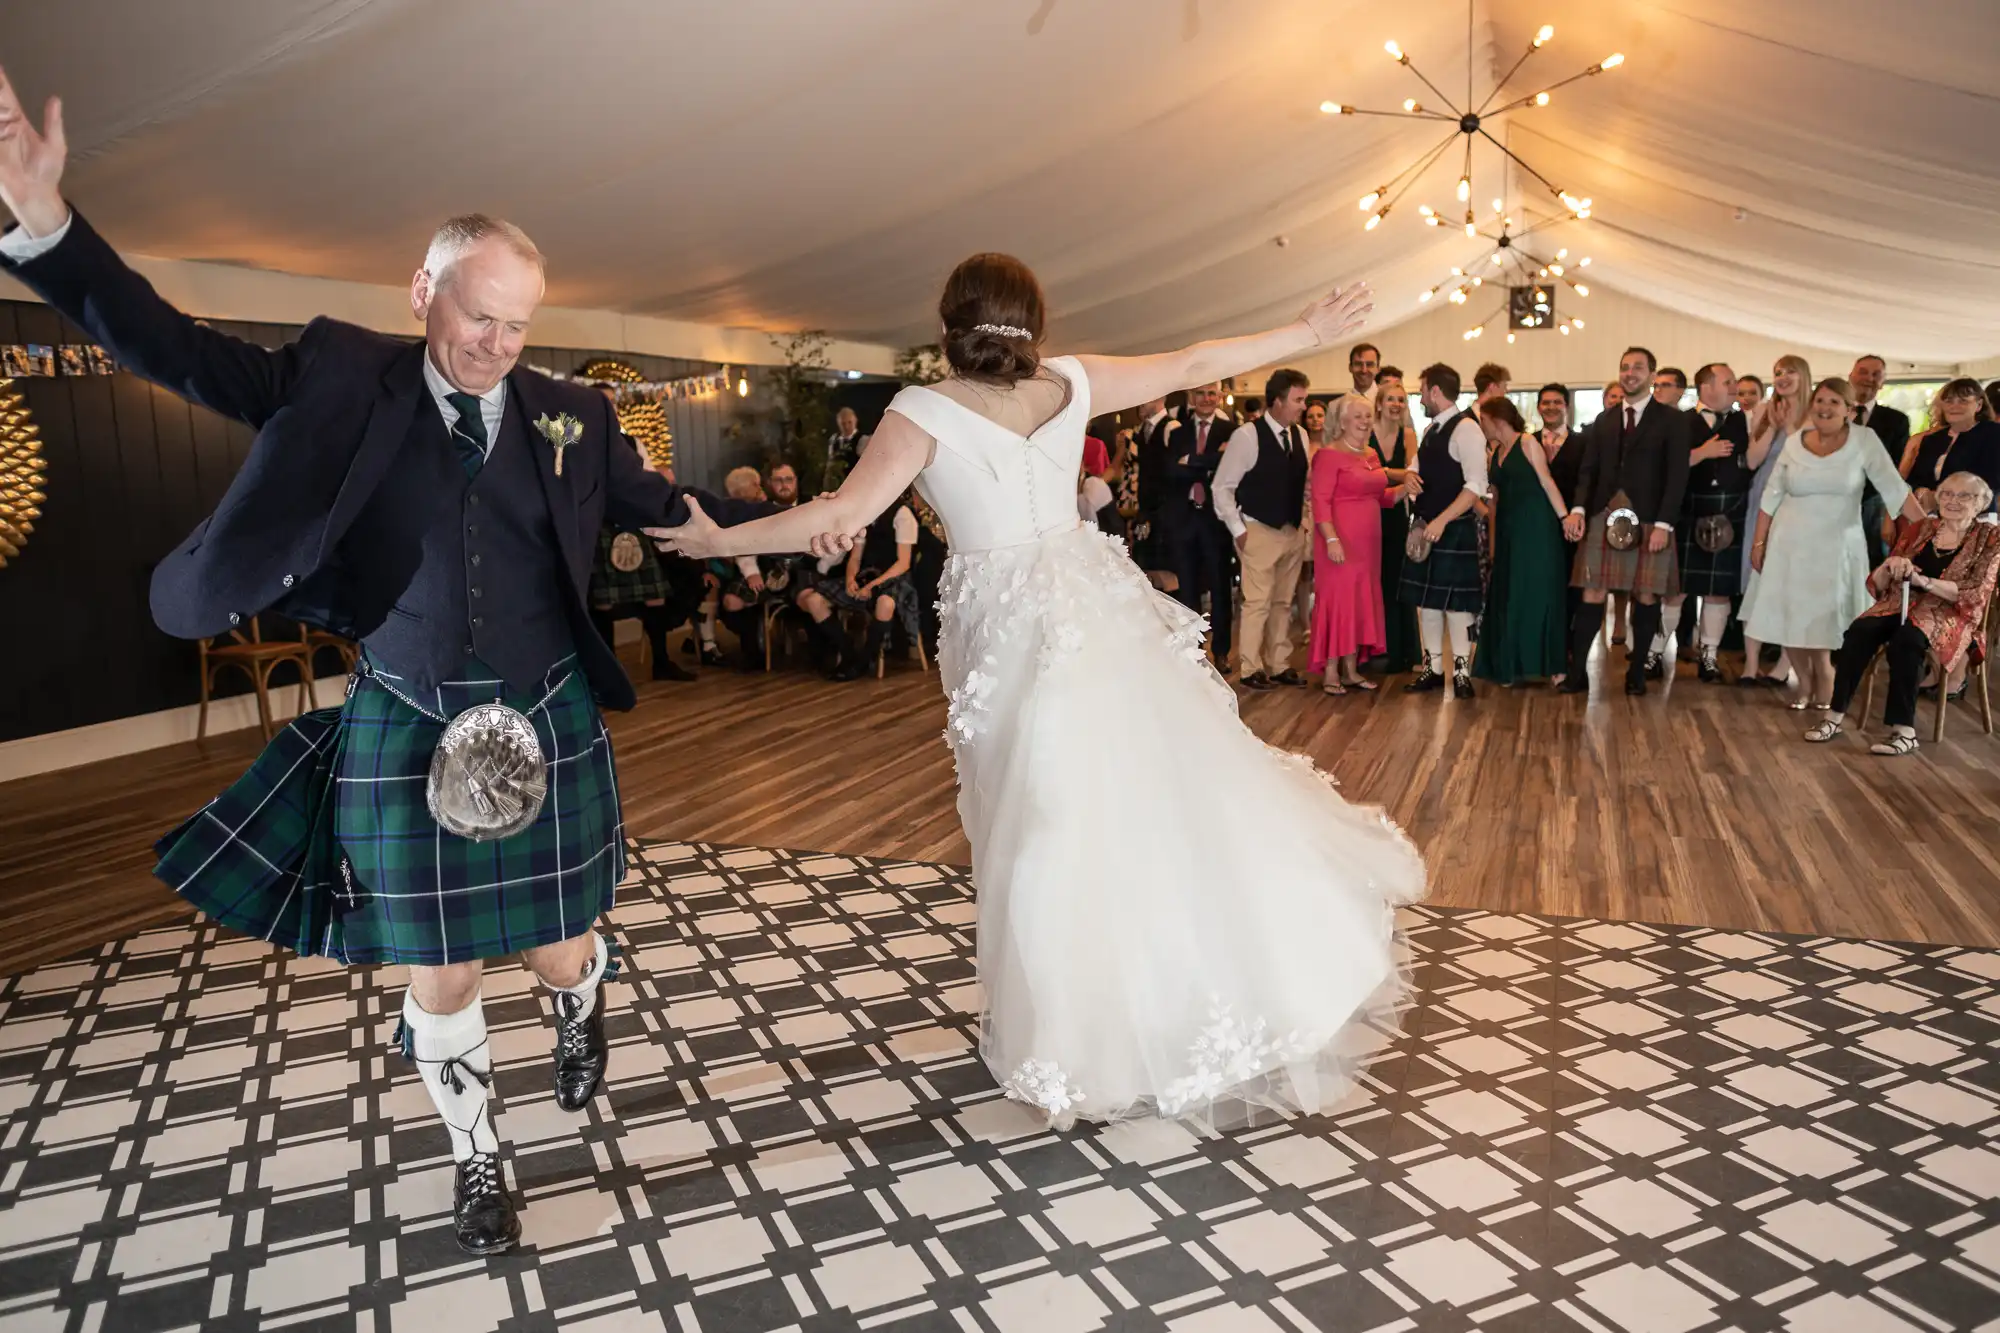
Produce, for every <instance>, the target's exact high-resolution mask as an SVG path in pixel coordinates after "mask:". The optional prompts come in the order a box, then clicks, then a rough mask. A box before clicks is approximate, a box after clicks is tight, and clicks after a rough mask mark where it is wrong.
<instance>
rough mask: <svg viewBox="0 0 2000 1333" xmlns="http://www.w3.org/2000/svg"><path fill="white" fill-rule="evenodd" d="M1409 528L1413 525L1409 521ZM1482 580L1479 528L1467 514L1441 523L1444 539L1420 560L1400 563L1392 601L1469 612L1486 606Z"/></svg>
mask: <svg viewBox="0 0 2000 1333" xmlns="http://www.w3.org/2000/svg"><path fill="white" fill-rule="evenodd" d="M1411 526H1413V527H1414V526H1415V521H1414V520H1412V523H1411ZM1485 586H1486V584H1485V578H1484V576H1483V574H1482V571H1481V569H1480V558H1479V527H1478V525H1477V524H1476V523H1474V522H1473V519H1472V516H1471V515H1470V514H1468V515H1466V516H1465V517H1464V518H1457V519H1453V520H1452V521H1451V522H1449V523H1447V524H1445V528H1444V536H1442V537H1440V538H1438V540H1437V542H1436V543H1435V544H1434V545H1432V547H1431V554H1430V558H1429V559H1427V560H1424V561H1421V562H1419V561H1416V560H1408V559H1406V560H1404V561H1403V577H1402V582H1400V583H1399V584H1397V586H1396V600H1397V601H1399V602H1402V603H1405V604H1406V605H1409V606H1420V607H1424V608H1426V609H1427V610H1432V611H1469V612H1472V613H1473V614H1475V615H1476V614H1478V612H1479V611H1480V610H1481V609H1483V608H1484V606H1485V605H1486V593H1485Z"/></svg>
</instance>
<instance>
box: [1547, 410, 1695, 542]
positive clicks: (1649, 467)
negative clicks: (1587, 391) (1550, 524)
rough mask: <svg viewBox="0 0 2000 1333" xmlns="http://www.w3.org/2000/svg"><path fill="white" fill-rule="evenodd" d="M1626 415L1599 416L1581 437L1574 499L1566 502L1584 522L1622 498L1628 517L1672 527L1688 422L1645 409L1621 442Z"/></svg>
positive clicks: (1677, 414)
mask: <svg viewBox="0 0 2000 1333" xmlns="http://www.w3.org/2000/svg"><path fill="white" fill-rule="evenodd" d="M1624 425H1625V413H1624V409H1623V408H1620V409H1618V410H1616V411H1609V412H1603V413H1600V414H1599V415H1598V418H1597V420H1595V421H1593V422H1591V423H1590V425H1589V427H1587V428H1586V429H1585V431H1584V440H1583V444H1584V450H1583V458H1582V461H1581V463H1580V464H1579V466H1578V470H1577V478H1576V495H1575V497H1574V498H1573V499H1571V501H1570V505H1571V506H1572V507H1573V508H1581V509H1582V510H1583V512H1584V516H1585V517H1590V516H1593V515H1595V514H1599V513H1601V512H1603V511H1604V510H1606V509H1609V508H1610V507H1611V500H1612V497H1613V496H1615V495H1617V494H1618V492H1620V491H1623V492H1625V498H1626V500H1627V501H1629V502H1630V503H1631V506H1632V512H1633V513H1635V514H1637V515H1638V516H1639V521H1640V522H1641V523H1645V524H1653V523H1668V524H1671V523H1675V522H1678V521H1679V519H1680V514H1681V498H1682V497H1683V496H1684V495H1685V494H1686V493H1687V475H1688V419H1687V417H1686V415H1685V414H1683V413H1682V412H1681V410H1680V409H1679V408H1675V407H1662V406H1661V405H1660V404H1658V403H1653V404H1652V405H1651V406H1649V407H1648V408H1647V409H1646V411H1645V413H1644V415H1642V416H1641V417H1640V418H1639V428H1638V430H1636V431H1634V432H1633V433H1632V438H1631V439H1630V440H1623V439H1622V438H1621V437H1622V436H1623V434H1624Z"/></svg>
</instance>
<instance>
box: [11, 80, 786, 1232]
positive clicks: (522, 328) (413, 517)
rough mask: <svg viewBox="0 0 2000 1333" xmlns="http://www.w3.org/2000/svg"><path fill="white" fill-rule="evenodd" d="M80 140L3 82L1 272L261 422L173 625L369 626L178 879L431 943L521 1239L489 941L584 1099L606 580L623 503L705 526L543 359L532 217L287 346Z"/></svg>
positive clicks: (190, 559)
mask: <svg viewBox="0 0 2000 1333" xmlns="http://www.w3.org/2000/svg"><path fill="white" fill-rule="evenodd" d="M64 157H65V148H64V142H63V135H62V130H61V119H60V113H59V112H57V111H54V110H52V114H51V116H50V119H49V123H48V126H47V133H46V135H44V134H43V133H39V132H37V131H36V130H35V128H34V127H33V125H32V124H30V123H29V122H28V120H27V118H26V116H25V115H24V114H23V112H22V110H21V107H20V104H19V101H18V100H17V98H16V96H15V94H14V91H13V89H12V88H11V87H9V86H8V85H6V83H5V80H4V77H0V202H4V203H5V204H6V205H7V207H8V208H9V209H10V210H11V211H12V213H13V215H14V217H15V219H16V220H17V222H18V224H19V225H18V226H17V227H16V228H14V229H13V230H11V231H9V232H8V233H7V234H6V235H5V236H4V237H0V265H3V266H4V267H5V269H6V270H7V271H8V272H10V273H11V274H13V275H14V276H15V277H17V278H19V279H20V280H21V281H22V282H24V283H26V284H27V285H28V286H29V287H31V288H33V289H34V291H35V292H36V293H37V294H38V295H40V296H41V297H42V298H43V299H44V300H46V301H47V302H48V303H49V304H50V305H51V306H53V307H55V308H56V309H57V310H59V311H61V312H62V313H63V314H64V315H66V316H68V317H69V318H70V319H71V320H73V321H75V322H76V323H77V324H80V325H82V326H83V327H84V328H86V329H88V330H89V331H90V334H91V336H92V337H93V338H94V339H95V340H96V341H98V342H100V343H103V344H104V345H105V346H106V347H108V348H110V349H112V351H113V352H114V354H115V355H116V356H117V358H118V362H119V364H120V366H122V367H124V368H126V369H129V370H131V371H132V372H134V373H135V374H137V375H140V376H141V377H143V378H145V379H148V380H150V381H152V382H153V383H155V384H159V385H161V386H162V387H165V388H169V389H171V390H173V391H174V392H176V393H179V394H181V395H182V396H184V397H186V398H188V399H190V400H192V401H194V402H196V403H199V404H201V405H203V406H205V407H207V408H210V409H211V410H213V411H215V412H218V413H220V414H222V415H224V416H228V417H233V418H235V419H236V420H238V421H242V422H244V423H246V424H248V425H249V426H250V427H252V428H253V429H254V430H255V431H256V432H257V435H256V439H255V441H254V442H253V443H252V445H251V449H250V453H249V456H248V458H247V459H246V460H245V462H244V464H243V467H242V469H241V470H240V471H239V472H238V473H237V475H236V477H235V478H234V480H232V481H231V483H230V486H229V490H228V492H227V494H225V495H224V497H223V499H222V502H221V504H220V505H219V506H218V507H217V509H216V511H215V512H214V514H212V515H211V516H210V517H209V518H208V519H206V520H204V521H203V522H202V523H201V525H200V526H199V527H197V528H196V529H195V530H194V532H193V534H192V535H191V536H190V537H189V538H188V539H187V540H186V541H185V542H183V543H182V544H181V545H180V546H178V547H177V548H175V549H174V550H173V551H172V552H170V553H169V554H168V555H167V556H166V557H165V558H164V559H163V560H162V561H161V562H160V564H159V566H158V568H157V569H156V571H155V573H154V576H153V584H152V609H153V615H154V618H155V619H156V620H157V621H158V622H159V624H160V627H161V628H162V629H164V630H166V631H167V632H168V633H169V634H174V635H178V636H180V637H183V638H206V637H211V636H214V635H217V634H221V633H223V632H225V631H227V630H228V629H230V628H231V627H232V626H235V625H240V624H242V623H243V622H244V621H245V620H247V619H249V618H250V617H252V616H255V615H257V614H259V613H260V612H264V611H267V610H268V611H272V612H275V613H277V614H279V615H282V616H284V617H286V618H288V619H291V620H294V621H297V622H299V623H302V624H310V625H319V626H323V627H325V628H327V629H329V630H331V631H333V632H334V633H337V634H341V635H343V636H346V637H350V638H354V639H357V640H359V641H360V643H361V645H362V660H361V664H360V666H359V667H358V668H357V670H356V674H355V675H354V676H353V677H351V678H350V680H349V683H348V697H347V700H346V702H345V704H344V705H343V706H342V707H341V708H338V709H324V710H320V711H316V712H312V713H308V714H306V715H304V716H303V717H300V718H298V719H296V720H295V721H294V722H293V723H292V724H291V725H290V726H288V727H286V728H285V729H284V730H283V731H281V732H280V733H279V734H278V736H277V737H276V738H275V739H274V740H273V741H272V742H271V744H270V745H269V746H268V747H267V748H266V749H265V751H264V753H263V754H262V755H261V756H260V757H259V758H258V759H257V761H256V762H255V763H254V764H253V765H252V767H251V769H250V771H249V772H248V773H247V774H246V775H245V776H244V777H243V778H242V779H241V780H239V781H238V782H237V783H236V785H234V786H233V787H231V788H230V789H229V790H228V791H227V792H224V793H223V794H222V795H221V796H220V797H218V798H216V799H215V800H214V801H212V802H211V803H210V804H209V805H208V806H207V808H205V809H204V810H202V811H201V812H200V813H198V814H197V815H195V816H194V817H193V818H191V819H189V820H188V821H187V822H185V823H184V824H182V825H181V826H180V827H179V828H178V829H176V830H174V831H173V832H172V833H170V834H168V835H167V836H166V837H165V838H164V839H162V840H161V842H160V843H159V845H158V851H159V853H160V862H159V867H158V869H157V872H156V873H158V874H159V875H160V876H161V878H163V879H164V880H166V881H167V882H168V883H169V884H171V885H172V886H173V887H175V888H176V889H178V890H179V891H180V892H181V893H182V894H184V895H185V896H186V897H187V898H188V899H189V900H190V901H191V902H192V903H193V904H194V905H195V906H196V907H198V908H200V909H201V910H202V911H204V912H206V913H207V914H208V915H209V916H210V917H211V918H213V919H215V920H217V921H219V922H221V923H223V924H225V925H228V926H233V927H235V928H236V929H238V930H242V931H244V932H246V933H248V934H252V935H256V936H259V937H262V938H264V939H268V940H271V941H272V942H274V943H277V944H281V945H283V946H285V947H286V948H290V949H292V950H294V951H296V952H298V953H300V954H322V955H325V956H327V957H330V958H334V959H338V960H340V961H342V962H345V963H349V964H354V965H370V964H378V963H402V964H407V965H408V966H409V974H410V985H409V991H408V994H407V995H406V996H405V998H404V1002H403V1006H402V1017H403V1021H402V1023H401V1025H400V1027H399V1029H398V1036H397V1045H398V1046H399V1047H400V1049H401V1051H402V1053H403V1054H404V1055H405V1056H406V1057H407V1058H409V1059H410V1060H412V1061H413V1062H414V1063H415V1065H416V1068H417V1070H418V1071H419V1072H420V1074H421V1076H422V1079H423V1082H424V1085H425V1087H426V1088H427V1089H428V1091H429V1093H430V1095H431V1098H432V1100H433V1101H434V1103H435V1104H436V1106H437V1109H438V1111H439V1113H440V1114H441V1115H442V1116H443V1117H444V1120H445V1127H446V1130H447V1134H448V1137H449V1141H450V1146H451V1151H452V1156H453V1158H454V1160H455V1162H456V1164H457V1174H456V1180H455V1186H454V1204H455V1211H456V1236H457V1240H458V1243H459V1244H460V1245H461V1246H462V1247H464V1248H465V1249H466V1250H467V1251H469V1252H471V1253H474V1254H493V1253H497V1252H499V1251H502V1250H505V1249H508V1248H510V1247H511V1246H512V1245H513V1244H514V1243H515V1241H516V1240H517V1239H518V1237H519V1234H520V1228H519V1224H518V1222H517V1221H516V1218H515V1209H514V1204H513V1201H512V1199H511V1198H510V1197H509V1194H508V1191H507V1188H506V1185H505V1183H504V1181H503V1179H502V1173H501V1168H500V1161H499V1141H498V1139H497V1138H496V1136H495V1134H494V1128H493V1121H492V1117H491V1115H490V1114H489V1111H488V1106H487V1092H488V1089H489V1087H490V1085H491V1083H492V1077H493V1062H492V1054H491V1052H490V1050H489V1048H488V1046H487V1040H486V1021H485V1018H484V1016H483V1013H482V1011H481V1008H480V1003H479V989H480V974H481V965H482V962H483V960H485V959H489V958H498V957H502V956H505V955H508V954H513V953H525V954H526V956H527V961H528V964H529V966H530V967H532V968H533V969H534V971H535V972H536V974H537V975H538V976H539V977H540V978H541V979H542V981H543V982H544V983H545V984H546V985H547V987H548V988H549V992H550V996H551V1000H552V1002H553V1006H554V1009H555V1019H556V1051H555V1061H554V1065H555V1069H554V1074H555V1079H554V1081H555V1092H556V1100H557V1102H558V1103H559V1104H560V1105H561V1106H562V1107H563V1108H564V1109H565V1110H569V1111H579V1110H581V1109H582V1108H583V1106H584V1105H585V1103H586V1102H588V1100H589V1099H590V1098H591V1096H592V1095H593V1094H594V1093H595V1091H596V1089H597V1087H598V1084H599V1081H600V1080H601V1078H602V1077H603V1074H604V1070H605V1064H606V1058H607V1052H606V1045H605V1038H604V1015H603V1006H602V1004H601V1002H600V997H599V986H600V984H601V983H602V982H603V981H604V979H605V978H606V977H607V976H608V975H610V974H611V972H612V971H613V970H614V968H613V965H612V963H611V961H610V958H609V954H608V950H607V947H606V942H605V940H604V938H603V937H602V936H600V935H599V934H598V933H597V932H596V922H597V920H598V918H599V917H601V916H602V915H603V914H604V913H605V911H606V910H608V909H609V908H610V907H611V905H612V892H613V890H614V888H615V887H616V886H617V884H618V882H619V881H620V879H622V878H623V876H624V870H625V857H624V841H623V827H622V822H621V819H620V815H619V809H618V782H617V775H616V772H615V771H614V769H613V765H612V757H611V746H610V741H609V738H608V736H607V735H606V733H605V729H604V722H603V719H602V718H601V717H600V716H599V713H598V704H599V701H602V703H604V704H605V705H607V706H609V707H613V708H629V707H631V706H632V703H633V691H632V684H631V682H630V681H629V680H627V679H626V677H625V673H624V672H623V670H622V669H621V668H620V667H619V665H618V660H617V658H616V657H615V656H614V655H613V654H612V652H611V649H610V646H609V645H608V644H606V643H605V642H604V641H603V639H602V638H600V637H599V635H598V634H597V633H596V632H595V630H593V628H592V626H591V621H590V618H589V615H588V611H587V608H586V605H585V599H584V591H585V586H586V580H587V578H588V576H589V572H590V562H591V554H592V550H593V547H594V543H595V542H596V539H597V534H598V530H599V528H600V527H601V526H602V525H603V523H604V522H605V521H606V519H607V518H609V520H610V521H612V522H613V523H616V524H619V525H623V526H630V527H639V526H644V525H648V524H661V523H678V522H684V521H685V520H686V517H687V513H688V503H689V502H688V501H687V500H686V499H685V497H684V495H683V493H682V492H681V491H679V490H678V489H677V488H676V487H675V486H673V485H672V484H671V483H669V482H668V481H667V480H666V479H665V478H664V477H661V476H659V475H657V474H655V473H651V472H647V471H645V470H644V469H642V468H641V467H640V466H639V460H638V457H637V455H636V454H635V453H634V451H633V449H632V446H631V444H630V443H629V442H628V441H627V440H626V438H625V437H624V435H623V434H621V433H620V431H619V429H618V424H617V421H616V419H615V418H614V416H613V414H612V411H611V406H610V404H609V403H607V402H605V400H604V399H603V398H601V397H599V396H598V395H597V394H595V393H592V392H591V391H590V390H589V389H588V388H586V387H584V386H581V385H575V384H568V383H561V382H557V381H555V380H551V379H549V378H547V377H546V376H542V375H539V374H536V373H534V372H532V371H528V370H524V369H521V368H518V367H517V366H516V365H515V361H516V359H517V358H518V357H519V356H520V353H521V348H522V345H523V343H524V342H525V340H526V334H527V329H528V322H529V318H530V317H531V316H532V315H533V313H534V311H535V308H536V306H537V305H538V304H539V302H540V300H541V296H542V289H543V277H542V258H541V255H540V254H539V252H537V251H536V249H535V247H534V245H533V243H532V242H531V241H529V240H528V238H527V237H526V236H525V235H524V234H522V232H521V231H520V230H519V229H518V228H515V227H513V226H511V225H509V224H507V223H504V222H499V221H496V220H494V219H491V218H487V217H483V216H478V215H472V216H467V217H461V218H455V219H453V220H451V221H449V222H447V223H446V224H445V225H444V226H443V227H442V228H440V229H439V231H438V232H437V234H436V236H435V237H434V238H433V240H432V242H431V246H430V251H429V253H428V254H427V255H426V256H425V258H424V263H423V267H422V268H420V269H419V270H418V271H417V273H416V275H415V277H414V278H413V279H412V282H411V287H410V301H411V309H412V311H413V312H414V313H415V315H416V316H417V318H418V319H420V320H422V321H423V322H424V326H425V340H424V341H423V342H420V343H411V342H409V341H406V340H404V339H401V338H392V337H389V336H386V335H384V334H380V333H376V332H374V331H372V330H368V329H364V328H360V327H357V326H355V325H351V324H344V323H340V322H338V321H335V320H331V319H324V318H322V319H316V320H314V321H313V322H312V323H311V324H309V325H308V326H307V327H306V329H305V331H304V333H303V334H302V335H301V336H300V338H299V340H298V341H297V342H296V343H294V344H292V345H290V346H288V347H284V348H280V349H277V350H275V351H274V350H270V349H267V348H263V347H258V346H254V345H252V344H250V343H247V342H242V341H239V340H237V339H235V338H231V337H228V336H226V335H224V334H222V333H219V332H217V331H215V330H213V329H210V328H206V327H204V326H202V325H200V324H198V323H196V321H194V320H193V319H191V318H189V317H188V316H187V315H185V314H183V313H182V312H180V311H179V310H176V309H174V308H173V307H172V306H170V305H168V304H167V303H166V302H165V301H164V300H162V299H161V298H160V296H159V295H158V293H156V292H155V291H154V290H153V288H152V286H151V285H150V284H149V283H147V281H146V280H145V279H144V278H142V277H140V276H139V275H138V274H137V273H135V272H133V271H132V270H131V269H130V268H129V267H127V266H126V264H125V263H124V262H123V261H122V260H120V259H119V257H118V255H117V254H116V253H115V252H114V251H113V250H112V248H111V246H110V245H108V244H107V243H106V242H105V241H104V240H103V239H102V238H101V237H99V235H98V234H97V233H96V232H95V231H94V230H93V229H92V228H91V226H90V224H89V223H88V222H86V221H85V220H84V219H83V217H82V216H81V215H79V214H76V213H73V212H72V211H71V210H70V207H69V205H68V203H67V202H66V201H65V200H64V199H63V197H62V195H61V192H60V189H59V181H60V179H61V175H62V166H63V160H64ZM714 507H715V506H711V508H714ZM721 508H722V510H723V512H724V513H725V514H726V516H727V517H726V521H737V520H740V519H741V518H743V517H746V516H747V514H745V513H742V512H738V510H737V508H736V507H734V506H722V507H721ZM434 775H438V780H436V781H433V777H434Z"/></svg>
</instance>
